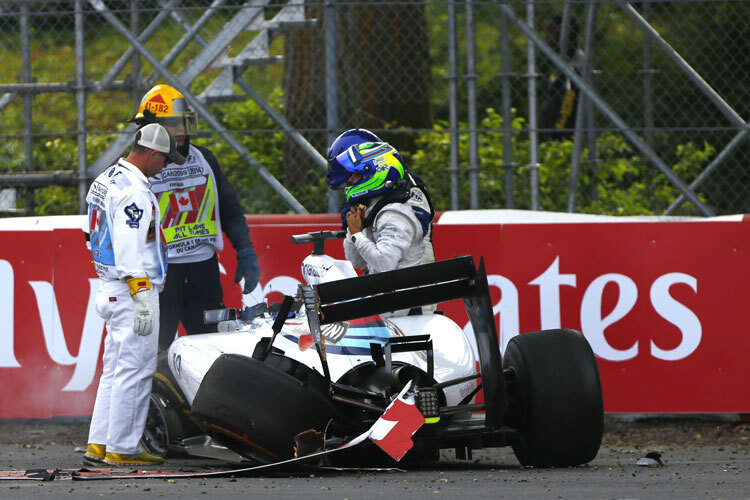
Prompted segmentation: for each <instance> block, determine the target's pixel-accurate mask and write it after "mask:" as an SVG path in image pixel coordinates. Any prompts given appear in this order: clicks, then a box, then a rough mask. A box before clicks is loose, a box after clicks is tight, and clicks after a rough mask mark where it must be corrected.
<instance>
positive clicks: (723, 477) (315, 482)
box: [0, 422, 750, 500]
mask: <svg viewBox="0 0 750 500" xmlns="http://www.w3.org/2000/svg"><path fill="white" fill-rule="evenodd" d="M629 425H631V426H632V429H630V430H629V431H627V432H625V431H621V432H623V434H621V436H622V437H618V434H613V433H607V434H605V440H604V444H603V446H602V448H601V450H600V452H599V455H598V456H597V457H596V459H595V460H594V461H592V462H591V463H590V464H588V465H586V466H581V467H575V468H564V469H534V468H525V467H521V466H520V465H519V463H518V461H517V460H516V458H515V457H514V455H513V453H512V450H511V449H510V448H499V449H490V450H476V451H475V452H474V456H473V459H472V460H456V459H455V458H454V457H453V453H452V452H451V451H444V452H443V456H442V459H441V461H440V462H437V463H433V464H429V465H425V466H421V467H418V468H411V469H409V470H406V471H395V472H372V471H345V472H341V471H321V470H296V471H276V472H264V473H263V474H260V475H254V476H246V477H230V478H205V479H197V478H193V479H117V480H103V481H70V480H65V481H63V480H54V481H49V482H41V481H30V480H25V481H19V480H12V481H0V498H2V499H6V498H13V499H27V498H55V499H61V498H102V497H108V498H122V499H130V498H133V499H135V498H137V499H141V498H161V497H164V498H179V499H180V500H189V499H194V498H197V499H207V498H237V499H240V498H243V499H245V498H248V497H250V498H252V497H263V498H292V499H294V498H300V499H301V498H327V499H360V498H389V499H396V498H410V499H412V498H413V499H422V498H424V499H433V500H434V499H439V498H450V499H458V500H469V499H473V498H512V499H516V498H518V499H546V498H552V499H560V498H574V499H578V498H608V499H636V498H638V499H647V498H659V499H665V498H669V499H671V498H680V499H682V498H717V499H718V498H722V499H750V447H749V446H748V440H747V438H746V437H747V436H746V434H747V432H746V430H747V425H744V426H742V427H739V433H738V431H737V430H736V429H737V427H735V428H733V429H734V431H733V432H734V434H732V435H731V436H725V437H728V439H721V440H706V441H711V444H705V443H701V442H700V440H699V439H698V438H699V437H700V432H699V431H700V430H699V431H696V430H694V429H688V430H687V431H686V432H687V434H688V439H692V438H690V436H689V435H690V433H694V437H695V439H692V440H688V441H687V442H685V439H682V440H677V439H676V438H674V437H673V436H672V434H670V432H669V431H668V430H664V429H663V428H662V429H657V430H656V431H654V429H650V431H649V432H650V433H651V434H650V435H648V436H647V435H646V434H645V433H644V434H643V438H642V439H639V437H638V436H639V435H640V434H639V432H638V426H639V424H638V423H633V424H629ZM35 426H37V427H38V428H37V429H35V430H32V431H31V434H32V435H33V434H35V433H36V437H37V439H31V440H30V439H22V438H21V437H22V435H23V432H22V431H21V430H19V431H18V436H19V439H17V440H16V441H18V442H13V441H14V439H13V435H12V434H13V433H14V425H13V424H7V422H6V424H5V425H2V426H0V430H1V431H2V432H3V434H5V435H4V436H0V442H2V443H3V444H0V469H2V470H10V469H15V470H25V469H30V468H60V469H76V468H80V467H82V465H81V459H82V453H80V452H76V451H75V450H74V448H75V446H73V445H72V444H70V443H68V442H66V443H58V442H56V441H55V439H60V440H61V441H62V440H66V439H73V441H74V442H80V441H83V442H85V433H84V434H82V433H83V432H84V431H85V426H80V425H79V426H74V427H72V429H73V430H72V431H71V433H70V434H72V436H70V435H66V436H61V435H60V434H59V433H58V434H45V433H47V430H46V428H45V425H44V424H35ZM704 426H705V424H704ZM58 427H59V426H58ZM709 427H710V426H709ZM716 429H718V427H716ZM644 432H645V431H644ZM702 432H704V435H707V434H708V432H711V431H710V430H708V431H707V430H703V431H702ZM726 432H727V431H725V433H726ZM26 433H27V434H28V429H26ZM78 434H82V435H78ZM625 434H627V437H625ZM660 435H661V436H664V438H663V440H662V441H663V442H664V443H667V444H663V445H660V444H658V443H659V441H660ZM738 436H741V437H738ZM623 439H625V440H626V441H627V442H626V441H623ZM24 441H27V442H24ZM28 441H31V442H28ZM670 441H679V442H671V443H670ZM653 450H655V451H659V452H660V453H661V459H662V461H663V463H664V465H663V466H658V467H643V466H639V465H636V462H637V460H638V459H639V458H642V457H643V456H645V454H646V453H647V452H648V451H653ZM234 467H235V465H233V464H229V463H226V462H224V463H223V462H219V461H216V460H211V459H202V458H186V459H180V460H170V461H169V462H168V463H167V464H166V465H165V466H163V467H161V469H162V470H168V471H180V470H207V469H212V470H216V469H217V468H234Z"/></svg>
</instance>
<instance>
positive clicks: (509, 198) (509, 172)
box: [500, 11, 513, 208]
mask: <svg viewBox="0 0 750 500" xmlns="http://www.w3.org/2000/svg"><path fill="white" fill-rule="evenodd" d="M500 57H501V60H500V73H501V74H502V76H501V78H502V102H503V169H504V170H505V208H513V117H512V116H511V112H510V71H511V69H510V37H509V35H508V20H507V19H506V17H505V15H504V14H503V12H502V11H501V12H500Z"/></svg>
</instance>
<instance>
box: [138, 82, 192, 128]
mask: <svg viewBox="0 0 750 500" xmlns="http://www.w3.org/2000/svg"><path fill="white" fill-rule="evenodd" d="M130 121H132V122H135V123H138V124H139V125H142V124H144V123H150V122H153V121H156V122H157V123H160V124H162V125H164V126H166V127H179V126H180V125H182V126H184V127H185V134H186V135H189V136H191V135H196V134H197V133H198V118H197V116H196V114H195V111H193V110H192V109H190V107H189V106H188V103H187V100H186V99H185V96H183V95H182V94H181V93H180V92H178V91H177V89H175V88H174V87H170V86H169V85H157V86H155V87H154V88H152V89H151V90H149V91H148V92H146V95H144V96H143V99H141V103H140V105H139V106H138V112H137V113H136V115H135V117H133V119H132V120H130Z"/></svg>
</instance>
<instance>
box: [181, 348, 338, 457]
mask: <svg viewBox="0 0 750 500" xmlns="http://www.w3.org/2000/svg"><path fill="white" fill-rule="evenodd" d="M192 415H193V417H194V418H195V419H196V421H197V422H199V423H200V425H201V427H202V428H203V429H204V430H205V431H206V432H207V433H208V434H209V435H211V436H212V437H213V438H214V439H216V440H217V441H219V442H220V443H223V444H225V445H226V446H227V447H228V448H230V449H232V450H234V451H236V452H238V453H240V454H242V455H244V456H246V457H248V458H251V459H253V460H256V461H258V462H261V463H271V462H276V461H279V460H285V459H288V458H292V457H293V456H294V452H295V450H294V446H295V440H294V437H295V436H296V435H297V434H299V433H301V432H303V431H306V430H308V429H315V430H317V431H320V432H322V431H325V429H326V427H327V426H328V424H329V423H330V422H331V420H334V421H337V422H340V421H342V420H346V418H345V417H344V416H343V415H342V414H341V413H340V412H339V411H338V410H337V409H336V408H335V407H334V405H333V404H332V402H331V400H330V398H329V397H328V385H327V383H326V381H325V379H324V378H323V377H322V376H321V375H319V374H318V373H316V372H315V371H314V370H312V369H310V368H308V367H307V366H305V365H303V364H301V363H299V362H297V361H295V360H293V359H291V358H287V357H285V356H280V355H276V354H274V355H272V356H269V358H267V359H266V361H265V362H263V361H259V360H257V359H253V358H249V357H245V356H240V355H238V354H222V355H221V356H219V358H217V359H216V361H214V364H213V365H212V366H211V368H210V369H209V370H208V372H207V373H206V375H205V376H204V377H203V382H202V383H201V386H200V388H199V389H198V392H197V393H196V395H195V398H194V399H193V406H192Z"/></svg>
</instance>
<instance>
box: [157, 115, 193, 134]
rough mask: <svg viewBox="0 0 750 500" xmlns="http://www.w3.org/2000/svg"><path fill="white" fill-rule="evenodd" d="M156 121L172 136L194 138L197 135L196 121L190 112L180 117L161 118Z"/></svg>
mask: <svg viewBox="0 0 750 500" xmlns="http://www.w3.org/2000/svg"><path fill="white" fill-rule="evenodd" d="M157 121H158V122H159V123H161V124H162V125H164V126H165V127H167V128H168V129H169V131H170V132H172V133H173V134H174V135H190V136H195V135H197V134H198V120H197V118H196V116H195V113H193V112H192V111H191V112H190V113H189V114H185V115H182V116H162V117H159V118H158V119H157Z"/></svg>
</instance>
